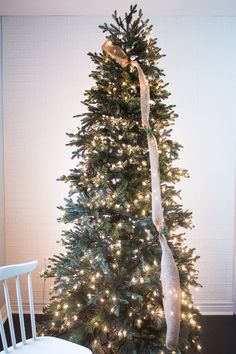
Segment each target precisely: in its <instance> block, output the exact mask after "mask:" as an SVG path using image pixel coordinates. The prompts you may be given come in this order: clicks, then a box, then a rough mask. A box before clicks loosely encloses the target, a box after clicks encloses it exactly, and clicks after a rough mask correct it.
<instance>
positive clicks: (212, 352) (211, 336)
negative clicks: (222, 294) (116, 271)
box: [0, 315, 236, 354]
mask: <svg viewBox="0 0 236 354" xmlns="http://www.w3.org/2000/svg"><path fill="white" fill-rule="evenodd" d="M13 317H14V325H15V330H16V340H17V342H18V341H20V340H21V338H20V327H19V322H18V318H17V317H18V316H17V315H14V316H13ZM43 319H44V316H43V315H36V322H37V323H40V322H41V321H42V320H43ZM25 325H26V334H27V338H30V336H31V330H30V316H29V315H26V316H25ZM201 325H202V334H201V339H200V342H201V345H202V351H201V353H202V354H236V316H202V319H201ZM6 332H7V340H8V343H9V342H10V333H9V327H8V323H6ZM1 350H2V343H1V340H0V351H1ZM189 354H196V353H189Z"/></svg>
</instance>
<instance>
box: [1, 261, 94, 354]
mask: <svg viewBox="0 0 236 354" xmlns="http://www.w3.org/2000/svg"><path fill="white" fill-rule="evenodd" d="M37 264H38V262H37V261H33V262H29V263H23V264H14V265H9V266H5V267H0V281H2V282H3V289H4V295H5V304H6V309H7V317H8V322H9V328H10V334H11V342H12V346H11V347H9V348H8V346H7V341H6V334H5V331H4V326H3V320H2V315H1V312H0V334H1V338H2V344H3V351H1V352H0V353H10V352H13V353H16V354H17V353H18V354H21V353H22V354H23V353H24V354H52V353H54V354H92V352H91V351H90V350H89V349H88V348H85V347H83V346H81V345H78V344H75V343H71V342H69V341H66V340H64V339H59V338H54V337H48V336H45V337H37V336H36V326H35V316H34V303H33V292H32V283H31V272H32V271H33V270H34V269H35V268H36V267H37ZM23 274H27V278H28V293H29V306H30V319H31V328H32V338H30V339H26V335H25V324H24V316H23V307H22V300H21V290H20V280H19V276H20V275H23ZM10 278H15V280H16V295H17V304H18V312H19V320H20V331H21V338H22V342H20V343H16V336H15V331H14V325H13V318H12V310H11V304H10V297H9V290H8V284H7V280H8V279H10Z"/></svg>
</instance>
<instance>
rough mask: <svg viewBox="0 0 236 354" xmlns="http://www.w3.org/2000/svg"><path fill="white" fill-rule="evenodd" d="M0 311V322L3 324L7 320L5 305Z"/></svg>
mask: <svg viewBox="0 0 236 354" xmlns="http://www.w3.org/2000/svg"><path fill="white" fill-rule="evenodd" d="M0 311H1V315H2V321H3V323H5V322H6V320H7V308H6V305H3V306H2V307H1V309H0Z"/></svg>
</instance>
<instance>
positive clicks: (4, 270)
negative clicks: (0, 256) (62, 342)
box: [0, 261, 38, 353]
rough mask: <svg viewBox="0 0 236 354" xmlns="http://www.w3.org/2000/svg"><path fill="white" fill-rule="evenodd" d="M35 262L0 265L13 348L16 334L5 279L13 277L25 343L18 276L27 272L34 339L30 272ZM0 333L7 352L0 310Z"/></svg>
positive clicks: (35, 265)
mask: <svg viewBox="0 0 236 354" xmlns="http://www.w3.org/2000/svg"><path fill="white" fill-rule="evenodd" d="M37 264H38V261H32V262H29V263H22V264H13V265H9V266H4V267H0V282H2V283H3V289H4V296H5V304H6V309H7V318H8V322H9V328H10V334H11V342H12V346H13V348H14V349H15V348H16V336H15V331H14V324H13V318H12V310H11V303H10V297H9V290H8V283H7V280H8V279H10V278H15V282H16V296H17V305H18V312H19V320H20V331H21V338H22V342H23V344H26V335H25V323H24V316H23V306H22V299H21V289H20V278H19V277H20V275H23V274H27V280H28V294H29V307H30V319H31V329H32V337H33V339H34V340H36V326H35V315H34V301H33V291H32V282H31V272H32V271H33V270H34V269H35V268H36V267H37ZM0 334H1V338H2V344H3V349H4V351H5V353H8V352H9V351H8V346H7V341H6V335H5V331H4V325H3V320H2V315H1V312H0Z"/></svg>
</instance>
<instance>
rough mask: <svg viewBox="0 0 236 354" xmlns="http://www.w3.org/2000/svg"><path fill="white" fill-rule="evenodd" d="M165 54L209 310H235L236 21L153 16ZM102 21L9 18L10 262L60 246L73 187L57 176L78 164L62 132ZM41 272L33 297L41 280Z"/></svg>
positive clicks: (71, 125)
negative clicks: (63, 212) (61, 208)
mask: <svg viewBox="0 0 236 354" xmlns="http://www.w3.org/2000/svg"><path fill="white" fill-rule="evenodd" d="M150 20H151V23H153V24H154V35H155V36H158V38H159V45H160V46H161V48H162V50H163V52H164V53H166V54H167V57H166V58H165V59H162V61H161V63H160V65H161V66H162V67H163V68H164V69H165V70H166V74H167V80H168V81H169V82H171V85H170V90H171V92H172V93H173V95H172V97H171V102H172V103H176V104H177V109H176V111H177V112H178V113H179V114H180V118H179V120H178V122H177V124H176V127H175V134H174V135H175V137H176V139H178V140H179V141H180V142H181V143H183V145H184V146H185V148H184V150H183V151H182V158H181V161H180V164H181V165H183V166H185V167H186V168H188V169H189V171H190V174H191V179H190V180H187V181H185V182H183V183H182V188H183V202H184V205H185V206H186V207H187V208H189V209H190V210H192V211H193V213H194V223H195V225H196V228H195V229H194V230H193V231H191V232H189V233H188V235H189V241H188V243H189V244H190V245H192V246H194V247H196V248H197V251H196V253H197V254H200V256H201V259H200V261H199V262H198V269H199V270H200V280H201V282H202V284H203V285H204V288H203V289H202V290H201V291H200V292H199V294H197V301H198V302H199V303H202V304H205V307H204V306H203V307H202V309H203V310H204V309H205V311H208V310H209V309H210V310H212V309H213V310H214V309H215V310H214V311H216V312H217V311H228V310H229V311H231V310H232V302H233V275H232V274H233V273H232V272H233V240H234V231H233V223H234V195H235V194H234V181H235V180H234V163H235V147H234V138H235V118H234V113H235V109H234V102H235V100H236V97H235V96H236V94H235V92H236V91H235V82H236V80H235V78H236V72H235V62H236V48H235V43H234V38H235V35H236V18H217V17H212V18H210V17H209V18H198V17H153V18H151V19H150ZM103 22H104V19H103V18H98V17H94V18H88V17H78V16H74V17H72V16H52V17H43V16H40V17H4V18H3V69H4V71H3V74H4V120H5V121H4V134H5V184H6V189H5V193H6V235H7V263H12V262H20V261H26V260H31V259H38V260H39V261H40V267H39V270H40V269H41V268H43V266H44V263H45V260H46V259H47V257H50V256H51V255H52V254H54V253H56V252H58V250H59V246H58V245H57V244H56V240H58V239H59V237H60V230H61V228H62V225H58V224H57V222H56V218H57V216H59V215H60V213H59V212H58V211H57V209H56V206H57V205H60V204H62V203H63V198H64V197H66V193H67V187H66V186H65V185H64V184H63V183H60V182H56V178H57V177H59V176H60V175H61V174H64V173H67V172H68V170H69V168H70V167H72V166H74V164H73V161H70V151H71V150H70V149H69V148H66V147H65V143H66V142H67V141H68V140H67V137H66V136H65V132H66V131H67V132H71V131H75V127H76V125H77V124H78V121H77V120H73V119H72V118H71V117H72V116H73V115H74V114H77V113H80V112H82V111H83V110H84V108H83V106H82V105H81V104H80V101H81V100H82V99H83V92H84V90H85V89H86V88H88V87H90V85H91V84H92V83H91V80H90V79H89V78H88V75H89V72H90V71H91V69H92V68H93V65H92V63H90V61H89V59H88V57H87V55H86V53H87V52H88V51H99V50H100V45H101V44H102V43H103V40H104V35H103V34H102V33H101V31H100V30H99V29H98V28H97V27H98V25H99V24H102V23H103ZM38 278H39V276H38V274H36V275H35V278H34V283H35V288H36V302H37V303H38V304H40V303H42V301H43V290H42V289H43V281H42V280H39V279H38Z"/></svg>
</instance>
